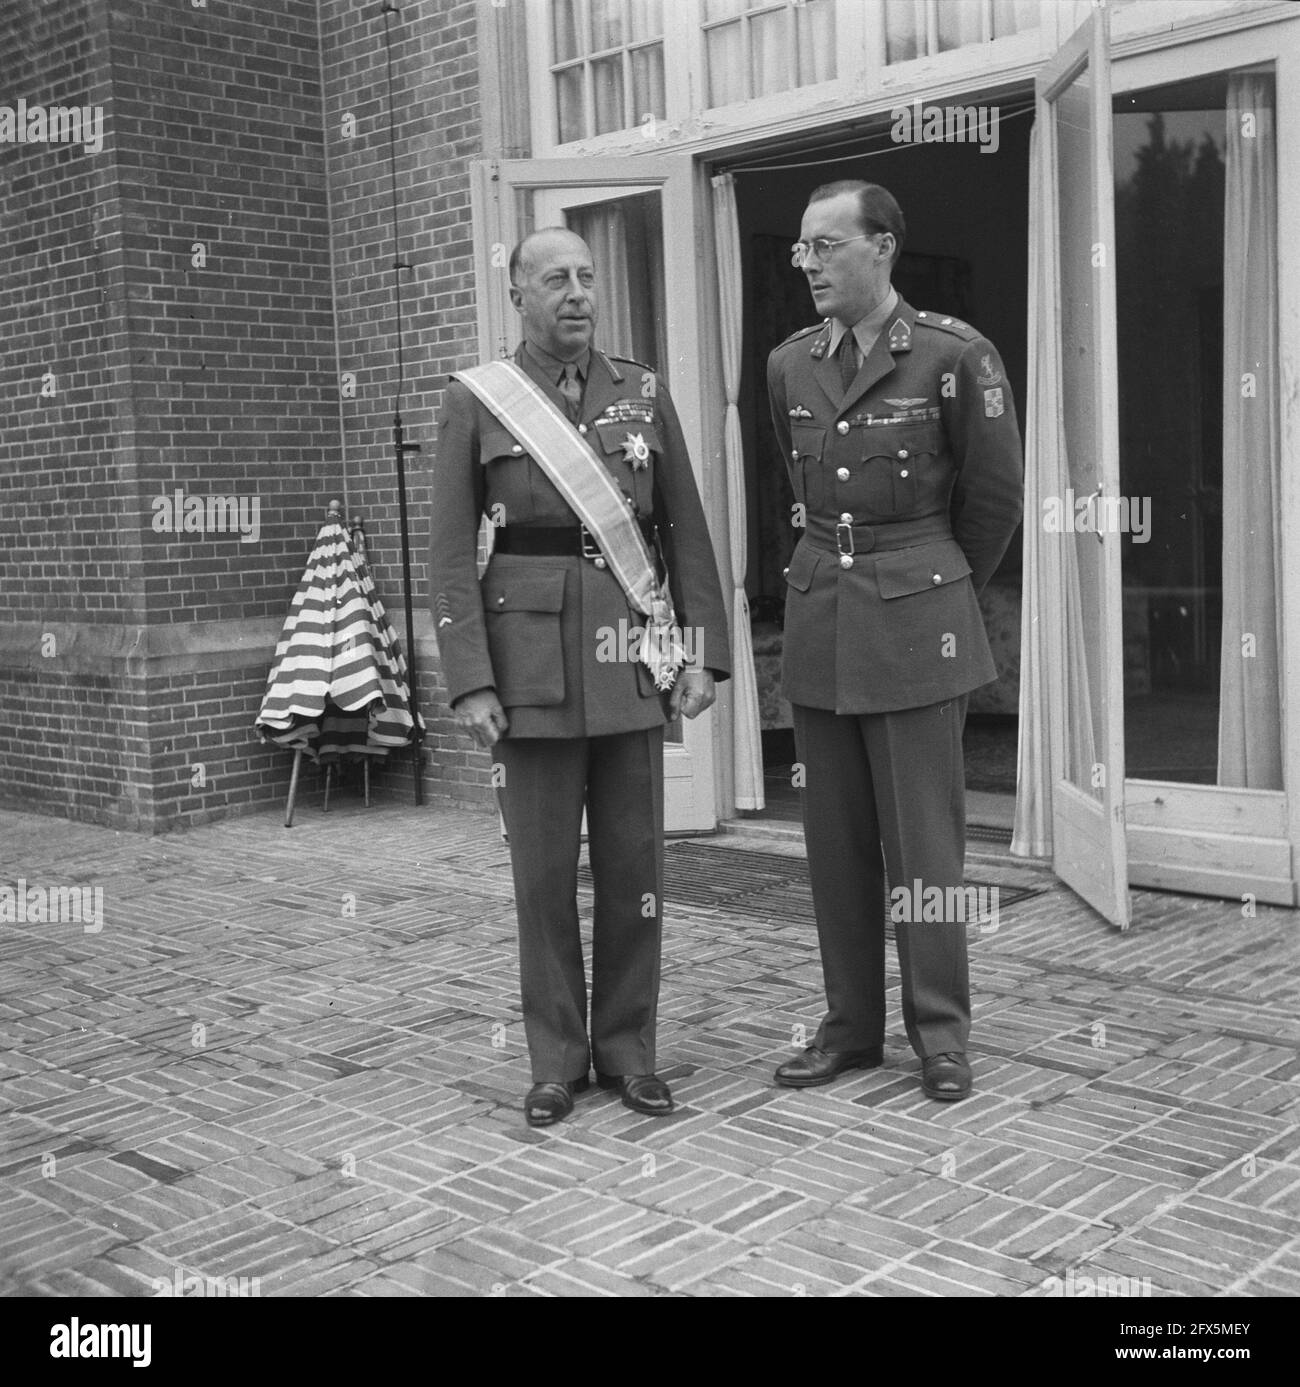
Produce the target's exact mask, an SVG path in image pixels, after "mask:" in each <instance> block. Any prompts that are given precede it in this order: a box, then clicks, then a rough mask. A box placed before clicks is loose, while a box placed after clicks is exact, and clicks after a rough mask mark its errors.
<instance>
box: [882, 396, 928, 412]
mask: <svg viewBox="0 0 1300 1387" xmlns="http://www.w3.org/2000/svg"><path fill="white" fill-rule="evenodd" d="M925 401H926V397H925V396H924V395H921V396H920V397H919V398H917V399H914V400H891V399H890V398H889V397H888V396H886V397H885V403H886V404H887V405H893V406H894V408H895V409H915V408H916V406H917V405H923V404H924V403H925Z"/></svg>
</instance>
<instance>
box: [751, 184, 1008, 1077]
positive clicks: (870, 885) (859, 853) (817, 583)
mask: <svg viewBox="0 0 1300 1387" xmlns="http://www.w3.org/2000/svg"><path fill="white" fill-rule="evenodd" d="M903 237H904V223H903V216H902V213H901V211H900V210H899V207H898V204H897V202H896V201H895V200H894V198H893V197H892V196H891V195H890V194H889V193H888V192H887V191H886V190H885V189H884V188H881V187H879V186H878V185H875V184H869V183H863V182H859V181H856V180H845V181H841V182H837V183H831V184H827V185H825V186H823V187H821V188H818V189H817V190H816V191H815V192H814V193H813V194H812V196H811V198H810V200H809V203H808V207H807V209H806V211H805V213H804V217H803V223H802V226H801V229H800V240H799V242H798V243H797V244H796V245H795V247H794V263H795V265H796V266H798V267H799V268H801V269H802V270H803V272H804V274H805V276H806V277H807V280H808V285H809V288H810V289H811V291H812V297H813V303H814V305H815V307H816V309H817V311H818V313H820V314H821V315H823V318H824V321H823V322H822V323H820V324H819V325H817V326H815V327H810V328H807V329H805V330H804V331H802V332H797V333H795V334H794V336H793V337H791V338H789V339H788V340H787V341H785V342H783V343H782V344H781V345H780V346H779V347H777V348H776V350H775V351H774V352H773V353H772V354H771V357H770V358H769V361H768V393H769V396H770V403H771V409H772V418H773V422H774V424H775V426H776V433H777V437H778V439H779V441H780V444H781V446H782V448H783V449H784V455H785V458H786V462H787V466H788V468H789V471H790V478H791V481H792V483H793V486H794V492H795V497H796V500H797V502H798V503H799V506H800V507H801V508H802V509H803V512H804V519H805V526H804V529H803V532H802V536H801V538H800V540H799V543H798V546H797V547H796V549H795V552H794V555H793V557H792V559H791V561H790V567H789V568H788V569H787V570H786V579H787V583H788V589H787V595H786V617H785V641H784V655H783V680H782V682H783V689H784V692H785V695H786V697H787V698H788V699H789V700H790V702H791V704H792V705H793V708H794V730H795V744H796V753H797V755H798V757H799V761H800V763H801V764H802V766H803V768H804V773H805V776H806V781H805V787H804V792H803V815H804V835H805V838H806V840H807V847H808V864H809V869H810V873H811V877H812V891H813V902H814V906H815V910H816V916H817V930H818V937H819V942H820V946H821V956H822V971H823V975H824V981H825V987H826V1002H827V1010H826V1015H825V1019H824V1020H823V1021H822V1024H821V1027H820V1029H819V1030H818V1032H817V1035H816V1037H815V1040H814V1042H813V1044H812V1045H811V1046H810V1047H809V1048H808V1049H807V1050H805V1052H804V1053H803V1054H801V1055H799V1056H798V1057H796V1058H795V1059H793V1060H791V1061H789V1062H788V1063H786V1064H783V1065H781V1066H780V1067H779V1068H778V1069H777V1071H776V1081H777V1083H779V1084H783V1085H787V1086H790V1087H811V1086H813V1085H816V1084H824V1083H829V1082H830V1081H831V1080H832V1079H833V1078H835V1076H836V1075H838V1074H841V1073H843V1072H844V1071H846V1070H850V1069H868V1068H873V1067H875V1066H877V1065H879V1064H880V1063H882V1060H883V1043H884V1034H885V878H884V876H883V874H882V860H881V859H882V849H883V858H884V862H883V865H884V867H885V868H887V870H888V878H889V882H890V883H891V885H892V887H893V891H892V892H891V899H892V900H893V901H894V903H895V909H894V910H893V911H892V914H893V918H894V919H895V921H896V937H897V943H898V959H899V967H900V970H901V973H902V1011H903V1022H904V1025H905V1027H906V1030H907V1037H908V1040H909V1041H910V1042H911V1044H912V1048H913V1049H914V1050H915V1051H916V1053H917V1055H918V1056H920V1059H921V1084H922V1088H923V1091H924V1092H925V1093H926V1094H927V1095H928V1096H929V1097H931V1098H936V1099H940V1100H946V1101H952V1100H956V1099H961V1098H964V1097H966V1095H967V1094H968V1093H969V1092H970V1091H971V1070H970V1065H969V1062H968V1061H967V1058H966V1044H967V1036H968V1034H969V1030H970V983H969V974H968V969H967V958H966V926H965V923H964V919H956V918H951V917H952V916H953V915H955V914H957V913H959V912H956V911H945V912H943V913H944V914H945V915H946V916H947V917H948V918H943V919H934V918H933V915H934V914H935V913H936V912H935V911H933V910H931V909H929V908H925V909H923V907H922V902H923V901H926V902H931V901H933V900H935V899H939V900H943V901H945V902H948V901H952V902H956V901H957V900H958V899H959V896H960V891H958V892H949V891H947V890H946V888H949V887H957V888H960V887H961V885H962V875H963V860H964V856H965V812H964V811H965V785H964V776H963V768H962V743H961V738H962V724H963V721H964V717H965V710H966V697H967V695H968V694H969V692H970V691H971V690H972V689H975V688H978V687H979V686H980V685H981V684H986V683H988V682H989V681H990V680H992V679H994V678H995V677H996V670H995V668H994V664H993V659H992V655H991V653H990V650H989V645H988V640H987V637H986V635H985V632H984V625H983V621H982V618H981V615H980V610H979V605H978V603H977V601H976V597H977V594H978V593H979V591H980V590H981V589H982V588H983V587H984V585H985V584H986V583H987V582H988V580H989V578H990V577H991V576H992V574H993V571H994V569H996V568H997V566H998V563H999V561H1000V560H1001V558H1002V555H1003V553H1004V552H1005V551H1006V548H1007V545H1008V543H1009V542H1010V540H1011V536H1012V534H1013V533H1014V531H1015V529H1016V526H1017V524H1018V523H1019V520H1020V514H1021V505H1022V496H1023V467H1022V459H1021V449H1020V435H1019V431H1018V429H1017V427H1016V417H1015V410H1014V408H1013V405H1012V400H1011V393H1010V389H1009V388H1008V385H1007V381H1006V377H1005V373H1004V372H1003V369H1002V362H1001V361H1000V359H999V357H998V354H997V351H996V350H995V348H994V347H993V345H992V343H990V342H989V341H988V340H987V338H984V337H982V336H981V335H980V334H979V333H978V332H977V331H976V330H975V329H974V328H972V327H969V326H968V325H967V324H965V323H963V322H959V321H957V320H956V319H954V318H952V317H949V316H946V315H944V314H942V313H934V312H929V311H923V312H918V311H917V310H916V309H914V308H913V307H911V305H910V304H907V303H905V302H904V301H903V300H902V299H901V298H900V297H899V295H898V293H897V291H896V290H895V289H893V288H892V286H891V284H890V276H891V270H892V267H893V264H894V262H895V261H896V259H897V257H898V255H899V253H900V251H901V249H902V245H903ZM931 887H939V888H940V889H941V894H940V895H939V896H938V897H935V896H934V895H933V893H928V888H931ZM900 888H901V890H902V892H903V893H904V895H902V896H899V895H898V892H899V890H900ZM899 907H901V908H899Z"/></svg>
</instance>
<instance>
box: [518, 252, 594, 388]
mask: <svg viewBox="0 0 1300 1387" xmlns="http://www.w3.org/2000/svg"><path fill="white" fill-rule="evenodd" d="M510 302H511V303H512V304H513V305H514V307H515V312H517V313H518V314H519V316H520V318H522V319H523V329H524V337H525V338H526V339H527V340H528V341H530V342H532V343H533V344H534V346H537V347H540V348H541V349H542V350H543V351H546V352H549V353H550V354H551V355H552V356H557V357H559V358H560V360H561V361H573V360H576V359H577V358H578V357H580V356H581V355H582V353H583V352H585V351H586V350H587V348H588V347H589V346H590V345H591V338H592V334H593V333H594V332H595V330H596V271H595V268H594V266H593V265H592V262H591V251H590V250H588V249H587V243H586V241H584V240H583V239H582V237H581V236H578V235H577V234H575V233H574V232H572V231H570V230H569V229H568V228H567V227H563V226H547V227H543V228H541V229H540V230H538V231H534V232H532V233H531V234H530V235H528V236H525V237H524V239H523V240H522V241H520V242H519V244H518V245H517V246H516V247H515V248H514V250H513V251H512V252H511V254H510Z"/></svg>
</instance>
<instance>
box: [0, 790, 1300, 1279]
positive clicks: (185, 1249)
mask: <svg viewBox="0 0 1300 1387" xmlns="http://www.w3.org/2000/svg"><path fill="white" fill-rule="evenodd" d="M701 842H703V840H701ZM0 843H2V844H3V846H2V847H0V884H5V883H7V884H9V885H11V886H13V885H16V883H17V881H18V880H19V878H23V879H25V880H26V881H27V883H28V884H29V885H32V884H43V885H46V886H73V885H85V886H89V887H101V888H102V889H103V896H104V923H103V927H102V929H101V930H100V931H99V932H98V933H91V932H86V931H84V930H83V928H82V926H81V925H79V924H76V923H31V922H28V923H0V967H2V972H0V1064H2V1065H3V1068H2V1069H0V1224H2V1226H3V1228H4V1239H3V1246H2V1248H0V1286H2V1287H3V1288H4V1289H5V1290H7V1291H9V1292H11V1293H14V1292H27V1293H33V1292H34V1293H46V1294H70V1293H77V1294H94V1295H147V1294H152V1293H153V1289H154V1287H153V1281H154V1279H155V1278H163V1279H166V1280H167V1281H168V1282H169V1283H170V1282H172V1280H173V1278H174V1277H175V1276H176V1275H177V1273H178V1270H179V1273H180V1275H182V1276H184V1275H198V1276H200V1277H248V1278H253V1277H256V1278H258V1284H259V1287H260V1294H263V1295H276V1294H280V1295H321V1294H363V1295H377V1296H386V1295H410V1294H423V1295H430V1294H432V1295H524V1296H528V1295H540V1296H573V1295H582V1296H589V1295H616V1296H648V1295H673V1294H680V1295H690V1296H700V1295H763V1296H792V1295H808V1296H815V1295H843V1294H868V1295H895V1296H897V1295H906V1296H911V1295H957V1294H964V1295H971V1294H974V1295H999V1296H1008V1295H1043V1294H1048V1293H1050V1291H1051V1288H1052V1286H1053V1284H1055V1285H1056V1287H1057V1288H1058V1291H1059V1287H1060V1284H1061V1281H1060V1278H1064V1277H1066V1276H1067V1274H1068V1273H1070V1272H1073V1273H1074V1275H1075V1276H1076V1277H1083V1276H1090V1277H1111V1278H1135V1280H1134V1281H1133V1282H1132V1286H1133V1288H1134V1289H1136V1288H1137V1286H1138V1285H1139V1284H1141V1285H1142V1286H1143V1287H1149V1289H1150V1293H1151V1294H1153V1295H1179V1294H1188V1293H1209V1294H1233V1295H1294V1294H1296V1293H1297V1291H1298V1290H1300V1156H1298V1155H1297V1143H1296V1134H1297V1129H1298V1128H1300V1006H1297V1002H1298V1001H1300V945H1297V942H1296V941H1297V932H1296V931H1297V916H1296V915H1295V914H1294V913H1293V912H1290V911H1285V910H1274V909H1269V908H1260V909H1259V911H1258V915H1257V916H1256V917H1255V918H1243V916H1242V913H1241V910H1240V909H1239V908H1238V907H1237V906H1234V905H1233V904H1232V903H1229V902H1217V901H1207V900H1198V899H1194V898H1191V897H1179V896H1173V895H1167V894H1154V893H1144V892H1139V893H1136V894H1135V921H1134V925H1133V928H1132V930H1131V931H1130V932H1129V933H1128V934H1127V935H1124V936H1121V935H1119V934H1118V933H1116V932H1115V931H1113V930H1112V929H1110V927H1108V926H1107V925H1105V924H1104V923H1103V922H1102V921H1101V920H1099V919H1098V918H1097V917H1096V916H1095V915H1094V914H1092V912H1090V911H1089V910H1088V909H1087V908H1086V907H1085V906H1083V905H1082V904H1081V903H1080V902H1079V901H1078V900H1077V898H1075V897H1074V896H1073V895H1071V893H1069V892H1068V891H1066V890H1065V889H1064V888H1062V887H1060V886H1058V885H1056V884H1055V883H1054V882H1053V880H1052V878H1051V877H1050V876H1049V875H1047V874H1046V873H1044V872H1042V871H1040V870H1037V869H1035V868H1034V867H1033V866H1032V865H1029V864H1025V863H1022V862H1019V861H1016V860H1014V859H1004V860H1002V861H1000V862H998V861H994V860H993V859H990V858H985V859H983V860H981V861H980V862H979V863H978V866H977V869H975V870H972V871H971V876H972V878H974V879H977V880H982V881H1000V882H1002V883H1003V884H1004V885H1007V886H1010V885H1021V886H1038V887H1042V886H1047V887H1048V888H1049V889H1047V890H1046V891H1045V892H1044V893H1043V894H1040V895H1038V896H1036V897H1034V898H1032V899H1029V900H1025V901H1022V902H1020V903H1018V904H1015V905H1013V906H1010V907H1004V908H1003V910H1002V916H1001V920H1000V923H999V925H998V927H997V928H996V929H995V930H991V931H990V930H980V929H979V928H978V927H977V926H975V925H972V927H971V934H970V939H971V959H972V976H973V980H974V986H975V996H976V1013H975V1026H974V1033H973V1037H972V1058H973V1060H974V1062H975V1066H976V1085H977V1092H976V1095H975V1096H974V1097H972V1098H971V1099H970V1100H968V1101H967V1102H965V1103H961V1104H953V1105H946V1106H945V1105H940V1104H935V1103H931V1102H929V1101H927V1100H926V1099H925V1098H924V1097H923V1096H922V1095H921V1093H920V1091H919V1088H918V1085H917V1071H918V1062H917V1060H916V1059H915V1057H914V1056H913V1055H912V1053H911V1051H910V1049H909V1047H908V1046H907V1043H906V1040H905V1037H904V1036H903V1034H902V1027H901V1022H900V1020H899V1018H898V1014H897V977H896V974H892V973H891V980H892V986H891V994H890V996H891V1007H892V1011H891V1018H892V1020H893V1023H894V1024H893V1029H892V1031H891V1033H890V1036H889V1045H888V1053H887V1057H886V1063H885V1065H884V1066H883V1067H882V1068H880V1069H878V1070H874V1071H870V1072H859V1073H855V1074H853V1075H850V1076H846V1077H845V1078H844V1079H842V1080H840V1081H838V1082H837V1083H836V1084H834V1085H832V1086H831V1087H829V1088H824V1089H819V1090H814V1091H802V1092H801V1091H791V1090H784V1089H778V1088H775V1087H774V1086H773V1085H772V1083H771V1071H772V1068H773V1066H774V1065H775V1064H777V1063H779V1062H780V1060H781V1059H783V1058H785V1057H786V1056H788V1055H790V1054H791V1053H793V1052H794V1050H795V1049H796V1048H797V1047H798V1046H799V1045H801V1044H802V1043H804V1042H805V1040H806V1038H807V1037H810V1036H811V1034H812V1033H813V1031H814V1029H815V1027H816V1025H817V1022H818V1020H819V1017H820V1010H821V1004H822V998H821V990H820V986H821V985H820V970H819V965H818V957H817V949H816V939H815V936H814V934H813V931H812V927H811V925H810V923H809V921H810V920H811V911H810V908H809V905H808V902H807V901H806V899H803V900H799V899H797V896H798V890H797V889H796V888H792V887H791V886H790V884H789V880H788V873H787V872H785V871H783V870H780V869H775V868H774V870H773V871H772V874H771V877H772V881H773V883H774V888H773V891H772V892H771V894H770V896H759V897H757V898H756V897H755V895H754V893H753V892H746V893H745V895H744V904H743V913H741V912H740V911H739V909H737V910H735V911H729V910H728V908H727V905H726V900H725V898H724V899H723V900H722V903H718V889H717V888H710V887H708V886H707V885H703V884H702V885H700V887H699V889H693V888H692V889H686V884H684V886H683V889H682V891H681V892H680V895H681V896H682V897H684V898H685V899H677V900H674V899H673V898H672V896H671V895H670V897H669V900H668V902H667V914H666V923H665V937H664V969H663V991H662V1000H661V1007H660V1031H659V1038H660V1072H661V1073H662V1074H663V1075H664V1076H665V1077H666V1078H668V1079H669V1080H670V1081H671V1082H672V1084H673V1087H674V1092H675V1094H676V1096H677V1099H678V1104H679V1107H678V1111H677V1112H676V1113H674V1114H673V1116H672V1117H670V1118H667V1119H650V1118H643V1117H639V1116H637V1115H636V1114H634V1113H630V1112H628V1111H627V1110H626V1109H624V1108H623V1107H621V1106H620V1105H619V1103H618V1102H617V1100H616V1098H615V1097H614V1096H612V1095H610V1094H605V1093H598V1092H595V1091H592V1092H589V1093H588V1094H586V1095H583V1096H582V1097H580V1098H579V1100H578V1106H577V1109H576V1111H575V1113H574V1115H573V1117H572V1118H570V1119H569V1120H568V1121H567V1122H565V1123H563V1124H561V1125H559V1126H557V1127H553V1128H550V1129H546V1130H544V1131H541V1130H533V1129H530V1128H529V1127H528V1126H527V1125H526V1124H525V1123H524V1121H523V1115H522V1110H521V1100H522V1097H523V1093H524V1091H525V1089H526V1088H527V1085H528V1082H529V1075H528V1065H527V1059H526V1049H525V1045H524V1037H523V1028H522V1024H521V1020H520V1014H519V1003H518V998H517V977H516V963H515V948H516V944H515V933H514V915H513V905H512V900H511V886H510V874H509V864H508V855H507V850H506V848H505V846H504V845H503V844H502V842H501V841H500V838H499V835H498V832H497V824H496V820H495V817H494V816H491V815H484V814H481V813H475V812H467V811H462V810H456V809H453V808H449V807H445V806H440V807H426V808H424V809H415V808H413V807H406V806H397V805H391V804H390V805H385V806H384V807H382V808H379V807H377V808H375V809H372V810H369V811H365V810H362V809H360V808H359V807H357V806H355V805H353V804H352V803H350V802H349V801H347V800H346V799H344V800H343V802H342V803H341V804H339V805H338V806H337V807H336V808H335V809H333V810H332V811H331V812H330V813H329V814H328V815H322V814H321V813H320V812H319V811H318V809H317V808H316V807H315V806H307V807H305V808H303V809H301V810H300V811H299V815H298V819H297V823H296V826H295V827H294V829H292V830H291V831H286V830H285V829H284V828H283V827H282V825H281V822H280V820H279V817H278V815H274V814H262V815H257V816H254V817H250V818H245V819H239V820H234V821H230V822H226V823H222V824H219V825H216V826H211V827H205V828H200V829H195V830H192V831H189V832H187V833H183V834H175V835H172V836H170V837H166V838H159V839H147V838H141V837H136V836H132V835H129V834H122V833H115V832H113V831H111V830H107V829H102V828H96V827H93V826H87V825H81V824H72V823H66V822H63V821H61V820H53V819H47V818H39V817H36V816H32V815H24V814H17V813H12V812H0ZM753 846H754V845H753V844H745V846H744V849H742V850H743V851H745V852H746V854H747V853H748V851H752V850H753ZM973 846H978V845H973ZM717 849H718V851H727V850H735V849H734V848H731V849H729V848H728V846H727V844H726V842H725V841H724V840H717ZM783 850H785V851H788V849H783ZM688 857H689V858H690V859H691V860H693V861H701V860H703V859H702V858H701V856H700V853H699V851H698V848H696V849H692V852H691V853H690V854H679V860H681V861H686V859H687V858H688ZM754 864H755V859H752V858H749V857H748V856H747V855H746V856H744V857H738V858H736V859H735V864H734V869H733V870H732V871H730V872H727V871H722V872H720V873H718V875H717V880H719V881H721V882H723V883H724V885H726V883H731V885H727V886H726V889H727V890H731V889H732V887H734V886H736V885H737V884H739V886H741V887H743V886H744V885H745V871H743V870H740V868H741V867H753V866H754ZM724 865H727V864H724ZM683 880H685V879H683ZM583 903H584V907H585V908H586V910H587V913H588V914H589V906H590V897H589V894H588V893H586V892H585V891H584V894H583ZM891 965H892V958H891ZM1053 1278H1056V1281H1055V1282H1053Z"/></svg>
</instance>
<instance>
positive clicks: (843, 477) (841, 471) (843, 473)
mask: <svg viewBox="0 0 1300 1387" xmlns="http://www.w3.org/2000/svg"><path fill="white" fill-rule="evenodd" d="M835 475H836V476H837V477H838V478H839V479H840V481H842V482H847V481H848V479H849V469H848V468H847V467H840V468H838V469H837V470H836V472H835Z"/></svg>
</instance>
